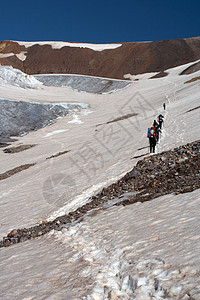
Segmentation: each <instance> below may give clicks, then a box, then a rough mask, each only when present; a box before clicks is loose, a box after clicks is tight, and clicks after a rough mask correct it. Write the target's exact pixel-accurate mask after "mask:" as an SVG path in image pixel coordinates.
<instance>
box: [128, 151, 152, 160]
mask: <svg viewBox="0 0 200 300" xmlns="http://www.w3.org/2000/svg"><path fill="white" fill-rule="evenodd" d="M147 154H149V152H147V153H145V154H141V155H136V156H133V157H132V158H131V159H136V158H140V157H143V156H146V155H147Z"/></svg>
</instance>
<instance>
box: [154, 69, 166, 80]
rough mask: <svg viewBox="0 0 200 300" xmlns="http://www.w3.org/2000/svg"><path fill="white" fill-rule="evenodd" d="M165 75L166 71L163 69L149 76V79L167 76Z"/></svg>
mask: <svg viewBox="0 0 200 300" xmlns="http://www.w3.org/2000/svg"><path fill="white" fill-rule="evenodd" d="M167 75H168V73H167V72H165V71H161V72H159V73H158V74H156V75H154V76H152V77H150V79H156V78H161V77H165V76H167Z"/></svg>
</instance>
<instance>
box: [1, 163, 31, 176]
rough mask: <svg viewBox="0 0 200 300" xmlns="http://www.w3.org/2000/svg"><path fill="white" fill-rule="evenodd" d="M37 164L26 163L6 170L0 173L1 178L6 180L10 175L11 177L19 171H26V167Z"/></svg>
mask: <svg viewBox="0 0 200 300" xmlns="http://www.w3.org/2000/svg"><path fill="white" fill-rule="evenodd" d="M35 164H36V163H33V164H25V165H21V166H19V167H16V168H14V169H12V170H9V171H6V172H5V173H2V174H0V180H4V179H6V178H8V177H11V176H13V175H15V174H17V173H19V172H21V171H24V170H26V169H28V168H30V167H32V166H34V165H35Z"/></svg>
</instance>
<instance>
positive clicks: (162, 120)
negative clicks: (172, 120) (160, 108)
mask: <svg viewBox="0 0 200 300" xmlns="http://www.w3.org/2000/svg"><path fill="white" fill-rule="evenodd" d="M163 122H164V116H163V115H161V114H160V115H159V116H158V123H159V127H160V129H162V124H163Z"/></svg>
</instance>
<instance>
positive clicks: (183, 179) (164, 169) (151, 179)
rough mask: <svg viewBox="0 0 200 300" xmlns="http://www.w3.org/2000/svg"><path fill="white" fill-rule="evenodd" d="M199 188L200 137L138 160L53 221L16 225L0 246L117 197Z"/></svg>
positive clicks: (140, 198) (137, 198) (139, 198)
mask: <svg viewBox="0 0 200 300" xmlns="http://www.w3.org/2000/svg"><path fill="white" fill-rule="evenodd" d="M198 188H200V140H198V141H196V142H192V143H189V144H187V145H184V146H180V147H178V148H175V149H173V150H169V151H165V152H162V153H159V154H156V155H151V156H148V157H146V158H144V159H143V160H140V161H138V163H137V165H136V166H135V167H134V168H133V169H132V170H131V171H130V172H128V173H127V174H126V175H125V176H124V177H123V178H121V179H120V180H118V181H117V182H116V183H113V184H111V185H110V186H108V187H107V188H103V189H102V191H101V192H99V193H98V194H97V195H95V196H92V197H91V198H90V199H89V200H90V202H88V203H86V204H85V205H83V206H82V207H79V208H78V209H77V210H75V211H73V212H70V213H69V214H68V215H63V216H60V217H57V218H56V219H55V220H53V221H43V222H42V223H41V224H39V225H37V226H33V227H30V228H22V229H14V230H12V231H11V232H10V233H9V234H8V235H7V236H6V237H4V238H3V240H2V241H0V247H8V246H10V245H12V244H16V243H20V242H24V241H26V240H30V239H33V238H36V237H38V236H41V235H44V234H46V233H48V232H50V231H51V230H52V229H54V230H61V229H62V228H63V227H64V226H66V225H67V226H69V225H70V223H72V222H74V221H76V220H82V219H83V218H84V216H85V215H86V213H88V212H89V211H91V210H93V209H99V210H101V209H102V208H103V206H105V204H109V202H111V200H112V201H113V200H115V199H118V201H116V202H115V201H114V205H128V204H132V203H136V202H145V201H149V200H152V199H155V198H157V197H160V196H164V195H166V194H171V193H176V194H180V193H187V192H192V191H194V190H196V189H198ZM126 193H127V196H126V197H125V195H126ZM128 193H129V194H128ZM119 199H120V200H121V201H120V200H119Z"/></svg>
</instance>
